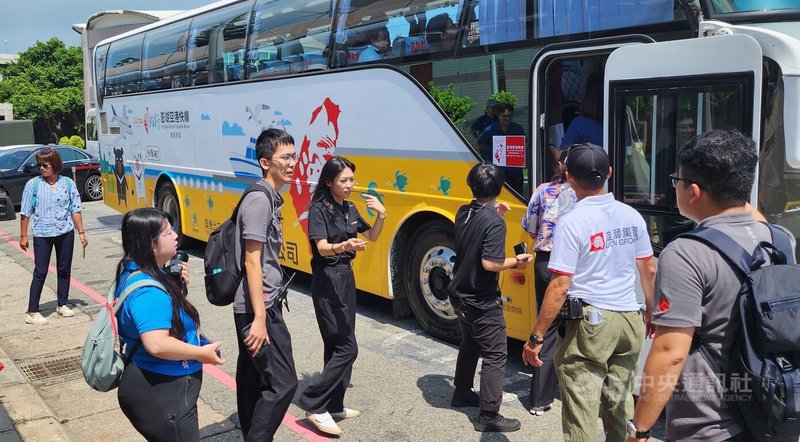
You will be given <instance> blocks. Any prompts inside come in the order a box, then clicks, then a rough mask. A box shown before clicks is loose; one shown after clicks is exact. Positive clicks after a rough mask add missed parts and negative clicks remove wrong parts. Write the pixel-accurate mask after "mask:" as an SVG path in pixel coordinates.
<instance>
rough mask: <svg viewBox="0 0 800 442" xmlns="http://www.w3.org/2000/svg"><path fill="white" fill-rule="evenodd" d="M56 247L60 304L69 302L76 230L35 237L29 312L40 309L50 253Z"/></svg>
mask: <svg viewBox="0 0 800 442" xmlns="http://www.w3.org/2000/svg"><path fill="white" fill-rule="evenodd" d="M53 247H55V249H56V272H57V274H58V306H59V307H61V306H62V305H65V304H66V303H67V299H68V298H69V277H70V274H71V269H72V251H73V249H74V248H75V231H74V230H70V231H69V232H67V233H65V234H63V235H58V236H43V237H38V236H34V237H33V262H34V269H33V281H31V290H30V295H29V296H28V313H36V312H38V311H39V299H40V298H41V297H42V288H43V287H44V279H45V278H46V277H47V268H48V267H49V266H50V254H51V253H52V252H53Z"/></svg>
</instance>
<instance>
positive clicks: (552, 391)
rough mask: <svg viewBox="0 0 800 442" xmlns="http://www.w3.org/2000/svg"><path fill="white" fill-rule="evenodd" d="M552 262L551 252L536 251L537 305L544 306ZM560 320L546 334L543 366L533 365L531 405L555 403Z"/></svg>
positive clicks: (544, 405) (534, 266)
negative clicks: (548, 266) (555, 352)
mask: <svg viewBox="0 0 800 442" xmlns="http://www.w3.org/2000/svg"><path fill="white" fill-rule="evenodd" d="M549 263H550V252H536V260H535V261H534V263H533V273H534V284H535V286H536V305H538V306H539V308H540V309H541V308H542V302H543V301H544V293H545V292H546V291H547V286H548V284H550V272H549V271H548V270H547V265H548V264H549ZM558 324H559V321H558V320H556V321H553V323H552V324H551V325H550V328H548V329H547V332H545V334H544V338H543V339H544V344H543V345H542V351H541V352H540V353H539V358H540V359H541V360H542V362H544V364H543V365H542V366H541V367H533V377H532V378H531V407H546V406H548V405H550V404H552V403H553V400H554V399H555V396H556V386H557V385H558V377H557V376H556V368H555V365H554V364H553V352H554V351H555V348H556V340H557V339H556V338H557V336H558V334H557V333H558Z"/></svg>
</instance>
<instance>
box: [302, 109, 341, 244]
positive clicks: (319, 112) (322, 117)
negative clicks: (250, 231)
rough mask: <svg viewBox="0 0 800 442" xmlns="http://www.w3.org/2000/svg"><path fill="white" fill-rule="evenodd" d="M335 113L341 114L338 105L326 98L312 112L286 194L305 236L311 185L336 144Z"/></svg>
mask: <svg viewBox="0 0 800 442" xmlns="http://www.w3.org/2000/svg"><path fill="white" fill-rule="evenodd" d="M339 114H341V110H340V109H339V105H338V104H336V103H334V102H333V101H331V99H330V98H326V99H325V101H324V102H323V103H322V104H321V105H320V106H319V107H317V108H316V109H314V111H313V112H312V113H311V121H309V123H308V129H307V130H306V134H305V135H304V136H303V142H302V144H301V145H300V152H299V153H298V159H297V164H295V166H294V177H293V179H292V182H291V183H290V186H291V187H290V189H289V194H290V195H292V203H293V205H294V210H295V213H296V214H297V222H298V223H299V224H300V226H301V227H302V229H303V232H304V233H305V234H306V235H308V206H309V204H310V203H311V195H312V193H313V192H314V188H313V187H311V183H316V182H318V181H319V176H320V173H321V172H322V166H324V165H325V162H326V161H328V160H329V159H330V158H331V157H332V156H333V155H334V153H335V151H336V143H337V142H338V141H339Z"/></svg>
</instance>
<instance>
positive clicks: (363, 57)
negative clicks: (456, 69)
mask: <svg viewBox="0 0 800 442" xmlns="http://www.w3.org/2000/svg"><path fill="white" fill-rule="evenodd" d="M463 6H464V2H463V1H451V2H438V1H437V2H425V1H411V2H409V1H403V0H386V1H380V2H372V3H369V4H365V5H363V6H354V5H353V4H351V5H350V8H349V9H347V10H343V11H342V15H341V18H340V20H339V23H338V24H337V31H336V43H337V64H338V65H340V66H346V65H354V64H358V63H365V62H369V61H379V60H384V59H399V58H403V57H409V56H416V55H419V54H427V53H436V52H439V53H446V52H452V51H453V50H454V49H455V41H456V38H457V36H458V20H459V14H460V13H461V11H462V8H463Z"/></svg>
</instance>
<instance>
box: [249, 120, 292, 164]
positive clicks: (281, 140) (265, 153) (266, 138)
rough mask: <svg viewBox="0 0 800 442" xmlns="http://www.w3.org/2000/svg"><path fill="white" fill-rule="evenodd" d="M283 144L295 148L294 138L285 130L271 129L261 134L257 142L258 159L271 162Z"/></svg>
mask: <svg viewBox="0 0 800 442" xmlns="http://www.w3.org/2000/svg"><path fill="white" fill-rule="evenodd" d="M282 144H291V145H292V146H294V138H292V136H291V135H289V133H288V132H286V131H285V130H282V129H276V128H270V129H267V130H265V131H263V132H261V135H259V136H258V140H256V158H257V159H259V160H260V159H262V158H266V159H268V160H271V159H272V155H274V154H275V150H276V149H277V148H278V146H280V145H282Z"/></svg>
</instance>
